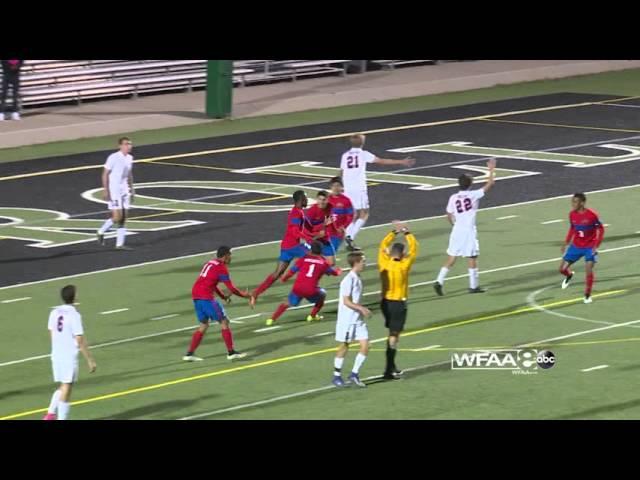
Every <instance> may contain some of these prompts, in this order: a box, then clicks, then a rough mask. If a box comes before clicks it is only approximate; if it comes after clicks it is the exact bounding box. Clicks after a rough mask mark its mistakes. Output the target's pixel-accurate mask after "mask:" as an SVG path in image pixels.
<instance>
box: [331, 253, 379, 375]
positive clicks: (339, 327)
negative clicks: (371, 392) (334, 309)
mask: <svg viewBox="0 0 640 480" xmlns="http://www.w3.org/2000/svg"><path fill="white" fill-rule="evenodd" d="M347 262H349V266H350V267H351V270H350V271H349V273H348V274H347V276H345V277H344V278H343V279H342V281H341V282H340V298H339V299H338V302H339V303H338V321H337V322H336V341H337V342H339V345H338V350H337V351H336V358H335V359H334V361H333V381H332V383H333V384H334V385H335V386H336V387H342V386H344V384H345V383H344V380H342V365H343V364H344V358H345V356H346V355H347V352H348V351H349V343H350V342H353V341H354V340H355V341H357V342H360V351H359V352H358V355H356V359H355V361H354V362H353V369H352V370H351V374H350V375H349V381H350V382H351V383H353V384H355V385H357V386H359V387H366V386H367V385H366V384H365V383H364V382H363V381H362V380H360V376H359V372H360V368H361V367H362V364H363V363H364V361H365V360H366V359H367V354H368V353H369V331H368V329H367V324H366V322H365V321H364V318H366V317H370V316H371V311H369V309H368V308H367V307H365V306H364V305H362V304H361V303H360V300H361V298H362V279H361V278H360V272H362V270H364V266H365V258H364V254H363V253H362V252H351V253H350V254H349V255H348V256H347Z"/></svg>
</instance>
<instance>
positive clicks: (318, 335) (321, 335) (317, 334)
mask: <svg viewBox="0 0 640 480" xmlns="http://www.w3.org/2000/svg"><path fill="white" fill-rule="evenodd" d="M332 333H333V330H331V331H330V332H322V333H316V334H314V335H309V336H307V337H305V338H316V337H324V336H326V335H331V334H332Z"/></svg>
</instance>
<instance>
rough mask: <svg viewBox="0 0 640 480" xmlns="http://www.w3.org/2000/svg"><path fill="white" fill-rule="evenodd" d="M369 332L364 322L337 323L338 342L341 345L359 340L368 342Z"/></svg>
mask: <svg viewBox="0 0 640 480" xmlns="http://www.w3.org/2000/svg"><path fill="white" fill-rule="evenodd" d="M368 339H369V330H368V329H367V324H366V323H365V322H363V321H358V322H356V323H352V322H341V321H340V320H338V322H337V323H336V341H337V342H341V343H349V342H354V341H359V340H368Z"/></svg>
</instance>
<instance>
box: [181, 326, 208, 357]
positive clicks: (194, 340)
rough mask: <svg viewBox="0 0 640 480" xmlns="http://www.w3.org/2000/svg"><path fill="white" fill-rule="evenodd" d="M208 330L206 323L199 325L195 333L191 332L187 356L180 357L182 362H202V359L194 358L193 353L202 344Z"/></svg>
mask: <svg viewBox="0 0 640 480" xmlns="http://www.w3.org/2000/svg"><path fill="white" fill-rule="evenodd" d="M208 329H209V321H207V322H206V323H201V324H200V325H199V326H198V329H197V330H196V331H195V332H193V336H192V337H191V344H190V345H189V350H188V351H187V354H186V355H185V356H184V357H182V360H184V361H185V362H201V361H202V358H200V357H196V356H195V355H194V353H196V349H197V348H198V346H199V345H200V342H202V339H203V337H204V334H205V333H207V330H208Z"/></svg>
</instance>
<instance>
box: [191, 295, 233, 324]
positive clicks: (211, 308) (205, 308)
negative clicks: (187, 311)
mask: <svg viewBox="0 0 640 480" xmlns="http://www.w3.org/2000/svg"><path fill="white" fill-rule="evenodd" d="M193 307H194V308H195V310H196V316H197V317H198V321H199V322H200V323H207V322H208V321H209V320H214V321H216V322H221V321H222V319H223V318H225V317H226V316H227V314H226V313H225V311H224V308H223V307H222V305H221V304H220V302H219V301H217V300H194V301H193Z"/></svg>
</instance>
